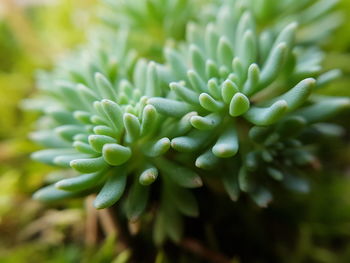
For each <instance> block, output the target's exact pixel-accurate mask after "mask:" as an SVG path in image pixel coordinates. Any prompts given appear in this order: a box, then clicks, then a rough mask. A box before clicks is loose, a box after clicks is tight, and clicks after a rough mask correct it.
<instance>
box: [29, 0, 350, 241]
mask: <svg viewBox="0 0 350 263" xmlns="http://www.w3.org/2000/svg"><path fill="white" fill-rule="evenodd" d="M301 2H302V3H303V4H300V5H295V7H296V9H295V13H293V15H290V16H289V18H294V17H295V16H296V17H299V16H298V15H297V13H296V12H297V11H298V10H300V8H304V7H305V6H307V5H310V4H312V3H314V4H315V5H311V7H309V9H306V10H313V11H314V12H315V13H311V14H310V12H309V15H312V16H313V17H314V18H315V19H316V17H323V16H326V17H327V14H325V12H326V11H329V10H330V9H331V5H326V4H325V1H301ZM311 2H312V3H311ZM143 3H145V6H146V7H147V9H146V7H145V6H144V5H140V6H137V5H134V4H132V3H127V2H124V3H123V6H124V8H126V11H122V12H124V14H125V16H126V17H127V19H128V21H129V20H130V21H132V22H135V25H134V24H133V25H132V26H131V27H130V28H131V29H130V30H131V31H132V30H133V27H136V28H141V26H142V25H145V24H144V23H146V22H150V21H148V20H147V21H144V19H145V18H147V17H148V16H150V13H149V12H150V11H152V12H153V11H154V12H155V11H157V10H158V9H157V10H154V8H153V7H154V6H157V5H158V7H162V8H169V7H170V6H171V5H170V3H171V4H174V5H175V6H177V3H181V7H182V6H183V5H185V4H186V3H187V2H183V1H173V2H172V1H170V2H169V6H167V5H166V6H162V5H161V3H162V1H159V2H158V1H145V2H143ZM243 3H247V4H243ZM255 3H259V4H261V6H262V7H263V8H262V9H261V10H260V9H258V10H256V9H255ZM268 3H270V1H268V0H266V1H263V0H262V1H250V2H243V1H225V3H222V4H216V6H217V7H218V10H217V12H216V15H215V16H214V15H213V16H212V17H211V18H208V21H209V22H206V23H203V22H197V23H195V22H188V20H186V19H184V20H181V23H180V24H177V22H174V21H175V19H176V18H172V17H171V16H170V17H167V16H164V13H161V14H162V16H163V18H162V19H160V20H157V19H156V20H155V21H161V22H162V23H165V24H162V25H164V26H166V25H168V24H167V23H168V22H164V21H165V20H166V21H167V20H169V23H171V22H173V23H171V25H174V27H175V28H177V29H179V30H180V31H181V30H182V27H183V23H182V22H183V21H186V24H187V29H186V42H181V41H179V42H178V43H175V44H174V43H173V44H172V45H171V46H170V45H169V46H168V47H166V48H165V49H164V60H165V63H164V64H161V63H156V62H154V61H148V60H146V59H144V58H139V57H138V55H137V54H136V52H134V51H132V50H131V49H130V48H129V46H130V43H134V42H133V40H131V42H130V38H129V37H127V35H126V33H125V31H124V30H120V31H119V33H120V34H119V35H117V36H113V35H112V36H111V34H110V31H109V30H108V31H106V32H108V33H106V34H103V33H101V34H97V35H93V37H92V39H91V41H90V43H91V44H90V45H89V46H86V47H82V50H81V51H78V52H76V54H74V55H72V56H71V57H69V58H68V59H65V60H64V61H63V62H62V63H60V64H59V65H58V67H57V69H56V70H54V71H53V72H52V73H45V74H41V76H40V78H39V88H40V89H41V94H42V98H39V99H38V100H35V99H34V100H31V101H28V102H26V103H25V106H26V107H28V108H36V109H38V110H39V111H41V113H42V114H43V117H42V118H41V119H40V120H39V123H38V126H39V131H37V132H35V133H33V134H32V138H33V139H34V140H35V141H37V142H38V143H40V144H41V145H43V146H44V147H46V148H47V149H45V150H41V151H38V152H36V153H34V154H33V159H35V160H38V161H41V162H43V163H46V164H49V165H55V166H59V167H61V168H62V170H60V171H59V172H58V173H57V172H55V173H54V175H51V178H52V177H53V178H55V179H54V184H52V185H49V186H47V187H45V188H43V189H41V190H39V191H38V192H37V193H36V194H35V195H34V196H35V198H37V199H39V200H42V201H46V202H51V201H57V200H61V199H65V198H69V197H76V196H84V195H87V194H90V193H96V192H97V193H98V194H97V197H96V199H95V206H96V207H97V208H99V209H100V208H106V207H110V206H112V205H113V204H115V203H116V202H117V201H118V200H119V199H121V198H122V197H123V195H124V192H127V196H126V198H125V199H124V198H123V202H124V210H125V213H126V216H127V217H128V219H129V220H131V221H135V220H137V219H139V217H140V216H141V214H142V213H143V212H144V211H145V210H146V208H147V204H148V202H149V201H152V202H155V203H157V205H158V209H157V212H156V218H155V226H154V238H155V241H156V242H157V243H161V242H163V241H164V240H165V238H167V237H169V238H171V239H172V240H174V241H179V240H180V238H181V236H182V231H183V219H182V216H181V215H185V216H192V217H194V216H197V215H198V213H199V208H198V204H197V201H196V197H195V194H194V193H195V191H192V190H190V189H189V188H197V187H201V186H202V184H203V182H202V179H201V178H203V179H205V185H207V186H209V187H214V188H215V186H214V185H217V184H219V187H221V188H224V189H226V192H227V193H228V194H229V196H230V198H231V199H232V200H237V199H238V197H239V194H240V192H241V191H243V192H246V193H248V194H249V195H250V196H251V197H252V198H253V200H254V201H255V202H256V203H257V204H258V205H259V206H262V207H264V206H266V205H267V204H268V203H269V202H270V200H271V199H272V192H271V190H270V188H271V185H274V183H275V181H281V182H282V183H283V184H284V185H285V186H286V187H288V188H291V189H295V190H299V191H307V189H308V185H307V181H306V180H305V178H306V176H305V175H303V170H304V168H305V165H308V164H309V165H315V164H316V163H317V159H316V157H315V156H314V155H313V149H310V148H312V147H311V146H310V145H311V143H309V141H308V139H307V136H306V135H307V134H310V131H311V132H315V131H316V132H317V133H319V134H327V133H328V132H329V129H330V127H332V126H330V124H325V123H324V121H326V120H327V119H330V118H332V117H333V116H335V115H336V114H337V113H339V112H340V111H342V110H344V109H347V108H350V100H349V99H348V98H340V97H339V98H335V97H333V98H331V97H325V96H319V95H317V93H316V92H315V91H316V90H317V89H319V88H322V87H323V86H325V85H326V84H327V83H329V82H330V81H332V80H333V79H334V78H336V77H337V76H339V71H337V70H333V71H329V72H325V73H324V72H323V71H322V67H321V62H322V57H323V55H322V52H321V51H320V50H319V48H318V47H317V46H316V47H315V46H313V45H311V44H310V43H311V42H310V43H309V44H308V45H300V44H299V41H295V38H296V32H298V24H297V23H296V22H291V23H288V24H287V23H285V21H281V20H280V19H279V18H278V17H277V16H276V19H275V21H274V20H273V19H272V22H271V23H264V22H261V21H263V20H264V19H266V17H267V15H266V14H265V13H264V12H267V11H268V10H265V9H266V8H267V6H269V5H268ZM332 3H333V1H332ZM289 5H292V3H291V1H287V0H286V1H281V3H280V4H278V5H276V10H271V12H272V11H273V13H274V14H275V13H278V12H279V11H278V10H281V9H284V8H286V7H288V6H289ZM293 6H294V5H293ZM151 7H152V8H151ZM316 7H318V8H319V9H317V8H316ZM135 8H137V9H135ZM139 9H140V10H139ZM122 10H124V9H122ZM136 10H138V11H137V12H136ZM161 10H163V9H161ZM176 10H177V9H176ZM293 10H294V9H293ZM139 11H140V12H141V11H142V12H141V13H142V14H139ZM177 11H179V10H177ZM257 11H259V12H260V13H257ZM321 11H322V12H321ZM323 11H324V12H323ZM135 12H136V13H135ZM143 12H144V13H143ZM157 12H158V13H159V12H160V11H159V10H158V11H157ZM305 12H306V11H305ZM175 13H176V12H175ZM299 15H300V13H299ZM134 16H136V17H137V18H138V19H139V20H138V19H136V18H134ZM197 17H200V14H197ZM284 17H285V16H284ZM301 17H304V18H305V14H304V15H301ZM173 20H174V21H173ZM198 20H200V19H198ZM287 20H289V19H287ZM296 20H298V21H299V22H300V23H301V26H302V28H305V27H306V26H310V25H311V24H310V23H312V22H313V21H314V19H310V20H302V19H300V17H299V18H296ZM309 22H310V23H309ZM128 23H129V22H128ZM152 23H153V22H152ZM155 24H157V23H156V22H155ZM118 25H120V22H118ZM130 25H131V24H130ZM282 25H283V28H282ZM120 27H121V26H120ZM162 30H164V29H162ZM136 32H137V31H136ZM144 32H145V31H143V33H142V34H144ZM175 32H176V30H175V31H173V30H172V29H171V30H170V31H169V32H168V31H167V30H164V31H163V33H165V35H166V38H167V37H169V36H171V34H170V33H175ZM132 34H133V33H131V35H132ZM139 37H140V38H142V37H143V35H141V33H140V36H139ZM147 37H149V36H147ZM151 39H153V38H152V37H151ZM154 41H155V45H158V44H159V42H157V39H155V40H154ZM131 46H132V47H134V48H135V49H137V46H135V45H134V44H133V45H131ZM139 49H140V50H143V47H139ZM142 52H143V51H142ZM161 60H162V59H159V61H161ZM335 130H336V129H335ZM71 168H73V170H72V169H71ZM158 177H159V178H160V179H161V180H157V178H158ZM214 177H216V178H214ZM157 181H160V183H155V182H157ZM213 181H215V182H213ZM153 183H155V184H153ZM152 184H153V185H154V188H153V189H154V191H151V185H152Z"/></svg>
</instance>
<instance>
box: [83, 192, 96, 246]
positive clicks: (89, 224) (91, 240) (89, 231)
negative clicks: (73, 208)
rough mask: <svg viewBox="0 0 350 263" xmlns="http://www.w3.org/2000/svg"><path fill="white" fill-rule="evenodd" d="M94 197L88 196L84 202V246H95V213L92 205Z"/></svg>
mask: <svg viewBox="0 0 350 263" xmlns="http://www.w3.org/2000/svg"><path fill="white" fill-rule="evenodd" d="M94 199H95V196H94V195H90V196H88V197H87V198H86V200H85V207H86V225H85V229H86V236H85V244H86V245H87V246H95V245H96V244H97V232H98V228H97V212H96V208H95V207H94V205H93V202H94Z"/></svg>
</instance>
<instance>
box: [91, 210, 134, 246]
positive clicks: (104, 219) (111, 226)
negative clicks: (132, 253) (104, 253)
mask: <svg viewBox="0 0 350 263" xmlns="http://www.w3.org/2000/svg"><path fill="white" fill-rule="evenodd" d="M97 214H98V217H99V220H100V223H101V227H102V230H103V232H104V234H105V235H106V236H110V235H114V236H115V237H117V238H118V240H117V250H118V251H123V250H125V249H127V248H128V245H127V239H126V237H125V236H124V235H123V232H122V231H121V227H120V224H119V221H118V219H117V217H115V216H113V213H112V211H111V209H109V208H106V209H101V210H98V211H97Z"/></svg>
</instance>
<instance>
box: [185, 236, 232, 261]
mask: <svg viewBox="0 0 350 263" xmlns="http://www.w3.org/2000/svg"><path fill="white" fill-rule="evenodd" d="M180 246H181V247H183V248H184V249H186V250H187V251H189V252H191V253H193V254H195V255H197V256H198V257H201V258H203V259H205V260H207V261H208V262H213V263H230V262H231V261H230V260H229V259H228V258H226V257H225V256H224V255H223V254H221V253H219V252H216V251H213V250H210V249H208V248H206V247H205V246H204V245H203V244H201V243H200V242H199V241H197V240H195V239H192V238H185V239H183V240H182V241H181V243H180Z"/></svg>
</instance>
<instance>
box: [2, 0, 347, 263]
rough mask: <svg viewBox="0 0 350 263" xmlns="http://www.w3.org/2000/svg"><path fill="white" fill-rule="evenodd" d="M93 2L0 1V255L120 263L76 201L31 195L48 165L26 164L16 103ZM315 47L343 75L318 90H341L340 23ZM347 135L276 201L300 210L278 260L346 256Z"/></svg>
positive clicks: (86, 17)
mask: <svg viewBox="0 0 350 263" xmlns="http://www.w3.org/2000/svg"><path fill="white" fill-rule="evenodd" d="M98 2H99V1H98V0H74V1H72V0H17V1H15V0H1V1H0V90H1V93H0V94H1V95H0V262H10V263H12V262H14V263H17V262H38V263H39V262H112V261H113V260H114V262H124V261H125V260H126V258H127V255H128V251H126V252H124V253H122V254H121V255H119V256H117V255H116V254H117V253H116V252H115V242H117V241H115V239H114V237H113V236H112V235H110V236H109V237H108V238H107V239H106V240H105V241H102V242H97V243H96V242H89V240H88V237H87V235H86V231H85V229H86V224H85V222H86V212H85V209H83V208H84V203H83V201H82V200H80V201H79V200H77V201H72V202H71V203H69V204H68V209H67V208H65V209H63V207H60V206H55V207H45V206H43V205H42V204H40V203H38V202H36V201H33V200H32V199H31V194H32V193H33V192H34V191H35V190H36V189H38V188H39V186H40V185H41V184H42V181H43V180H44V175H45V174H46V173H47V172H48V171H49V170H50V168H49V167H46V166H44V165H41V164H38V163H35V162H32V161H30V159H29V155H30V153H31V152H32V151H33V150H35V149H37V146H35V145H34V144H33V143H31V142H30V140H29V139H28V133H30V131H31V130H33V127H34V126H35V125H34V123H35V120H36V116H35V114H34V113H28V112H24V111H22V110H21V109H20V106H19V105H20V102H21V101H22V100H23V99H25V98H27V97H30V96H31V95H32V94H33V93H35V73H36V70H37V69H39V68H44V69H49V68H50V67H51V66H52V65H53V63H54V61H55V60H57V59H58V58H60V57H62V56H64V54H65V53H66V52H68V51H69V50H70V49H71V48H73V47H75V46H76V45H78V44H79V43H83V42H84V38H85V34H86V32H87V28H88V27H89V25H91V24H93V23H95V22H96V20H97V19H96V17H95V15H96V12H95V10H96V9H97V6H98V5H99V3H98ZM340 8H341V9H342V10H343V11H344V13H345V16H344V17H345V19H346V20H348V18H349V17H350V1H349V0H342V2H341V4H340ZM325 49H326V50H328V56H327V57H326V59H325V67H326V68H334V67H337V68H341V69H342V70H343V72H344V76H343V77H342V78H341V79H340V80H338V81H336V82H335V83H334V84H332V85H331V86H330V87H329V88H328V89H327V90H326V93H328V94H332V95H345V96H350V23H349V22H346V23H344V26H343V27H342V28H340V29H339V30H338V31H337V32H336V33H335V34H334V35H333V36H332V39H331V41H330V42H329V43H326V45H325ZM340 122H343V123H344V124H346V125H347V126H348V128H350V124H349V116H342V119H341V120H340ZM349 137H350V136H349V132H348V133H347V135H346V136H345V138H344V139H343V141H342V143H339V145H333V148H334V150H333V151H331V154H332V162H333V165H332V166H331V169H330V171H327V173H325V174H322V175H320V177H319V178H317V180H315V184H314V186H313V188H312V191H311V193H310V194H307V195H303V196H302V197H299V198H295V199H293V202H294V203H291V204H290V206H289V207H286V208H285V209H286V210H288V209H289V210H290V211H289V213H290V214H293V212H295V211H294V209H298V208H299V207H301V206H302V208H303V209H304V210H305V212H304V213H298V212H297V213H296V215H294V217H295V219H294V220H295V222H296V225H297V229H298V231H299V232H298V235H297V236H298V240H297V242H296V243H297V244H298V245H297V246H296V247H293V248H287V247H282V246H280V247H279V245H278V244H271V246H273V247H275V248H274V249H275V250H279V251H280V253H281V254H283V255H285V262H329V263H333V262H339V263H342V262H350V164H348V160H349V156H350V138H349ZM344 145H345V146H344ZM332 169H333V170H332ZM277 206H278V203H277ZM269 209H270V208H269ZM271 209H276V207H275V208H273V207H272V208H271ZM279 211H280V210H279ZM287 214H288V211H287V212H286V215H287ZM87 243H88V244H90V245H87ZM94 243H96V244H94ZM291 255H293V257H291ZM28 259H30V261H28ZM158 261H159V262H163V261H162V260H161V259H159V260H158ZM235 262H239V261H238V260H237V261H235Z"/></svg>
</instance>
